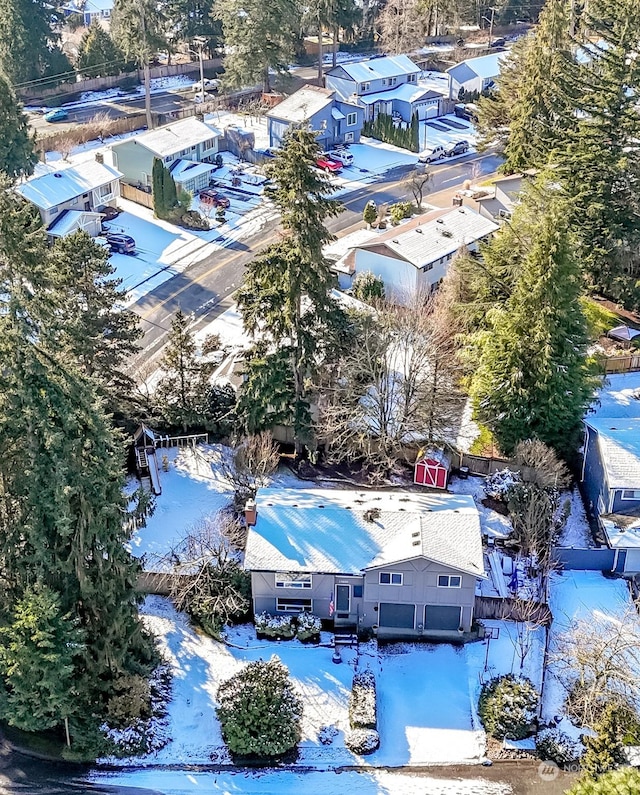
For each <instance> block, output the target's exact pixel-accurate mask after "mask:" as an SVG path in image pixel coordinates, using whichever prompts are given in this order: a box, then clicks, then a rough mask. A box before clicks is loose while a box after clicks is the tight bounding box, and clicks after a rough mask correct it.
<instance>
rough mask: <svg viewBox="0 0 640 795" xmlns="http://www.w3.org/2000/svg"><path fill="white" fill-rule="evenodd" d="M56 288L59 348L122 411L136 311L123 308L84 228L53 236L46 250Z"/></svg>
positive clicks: (121, 295)
mask: <svg viewBox="0 0 640 795" xmlns="http://www.w3.org/2000/svg"><path fill="white" fill-rule="evenodd" d="M51 258H52V263H53V266H54V269H55V272H56V275H57V285H56V286H57V290H58V291H59V292H60V293H61V298H62V307H61V312H60V314H59V323H60V326H61V330H60V343H61V350H62V351H65V353H66V352H68V353H69V354H70V355H71V356H72V357H73V358H74V360H75V361H77V363H78V366H79V367H80V370H81V371H82V372H83V373H84V374H85V375H87V376H89V377H90V378H93V379H94V380H95V381H96V382H97V383H98V385H99V389H100V392H101V393H102V394H103V395H104V396H105V397H106V398H107V401H108V407H109V409H110V410H111V411H116V410H122V408H123V406H124V405H126V402H127V399H128V398H129V397H130V395H131V393H132V391H133V380H132V378H131V376H130V375H129V373H128V372H127V366H128V365H127V362H128V359H129V358H130V357H131V356H132V355H133V354H134V353H135V352H136V351H137V350H138V347H137V345H136V341H137V340H138V339H139V338H140V336H141V334H142V332H141V330H140V327H139V324H138V316H137V315H136V314H134V313H133V312H131V311H130V310H128V309H125V308H124V306H123V304H124V299H125V291H124V290H122V289H121V287H120V285H121V279H116V278H114V274H115V268H114V267H113V265H112V264H111V263H110V261H109V254H108V252H107V251H105V249H104V248H103V247H102V246H98V245H97V244H96V243H95V242H94V241H93V240H92V239H91V238H90V237H89V235H88V234H87V233H86V232H82V231H80V232H75V233H74V234H72V235H67V236H66V237H62V238H59V239H58V240H57V241H56V242H55V245H54V246H53V248H52V250H51Z"/></svg>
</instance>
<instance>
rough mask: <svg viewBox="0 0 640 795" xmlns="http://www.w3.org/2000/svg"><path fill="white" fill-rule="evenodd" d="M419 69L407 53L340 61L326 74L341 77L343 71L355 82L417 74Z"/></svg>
mask: <svg viewBox="0 0 640 795" xmlns="http://www.w3.org/2000/svg"><path fill="white" fill-rule="evenodd" d="M419 71H420V69H419V68H418V67H417V66H416V65H415V64H414V62H413V61H412V60H411V58H409V56H408V55H385V56H382V57H381V58H365V59H363V60H362V61H351V62H347V63H342V64H340V66H338V67H336V68H335V69H331V70H330V71H329V72H327V74H328V75H335V76H336V77H342V76H343V74H344V73H346V75H347V76H348V77H350V78H351V79H352V80H355V82H356V83H366V82H367V81H368V80H378V79H380V78H382V77H397V76H398V75H412V74H418V72H419Z"/></svg>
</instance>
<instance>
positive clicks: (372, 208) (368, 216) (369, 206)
mask: <svg viewBox="0 0 640 795" xmlns="http://www.w3.org/2000/svg"><path fill="white" fill-rule="evenodd" d="M377 217H378V208H377V207H376V203H375V202H374V201H373V199H371V200H370V201H368V202H367V203H366V204H365V206H364V211H363V213H362V220H363V221H364V222H365V224H366V225H367V226H368V227H369V228H371V224H372V223H373V222H374V221H375V220H376V218H377Z"/></svg>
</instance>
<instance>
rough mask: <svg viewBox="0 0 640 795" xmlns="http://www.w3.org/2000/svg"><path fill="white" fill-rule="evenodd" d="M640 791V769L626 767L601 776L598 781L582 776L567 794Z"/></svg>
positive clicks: (625, 794)
mask: <svg viewBox="0 0 640 795" xmlns="http://www.w3.org/2000/svg"><path fill="white" fill-rule="evenodd" d="M638 792H640V770H636V769H634V768H632V767H626V768H623V769H622V770H614V771H613V772H611V773H606V774H605V775H604V776H600V778H598V780H597V781H593V780H591V779H589V778H582V779H580V781H578V782H577V783H576V784H574V785H573V787H571V789H569V790H567V795H613V793H615V795H637V793H638Z"/></svg>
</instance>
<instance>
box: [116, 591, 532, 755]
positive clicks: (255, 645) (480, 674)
mask: <svg viewBox="0 0 640 795" xmlns="http://www.w3.org/2000/svg"><path fill="white" fill-rule="evenodd" d="M142 615H143V620H144V623H145V625H146V626H147V627H148V629H149V630H150V631H152V632H153V633H154V634H155V635H157V637H158V638H159V642H160V647H161V649H162V651H163V653H164V655H165V657H166V658H167V660H168V661H169V663H170V664H171V666H172V668H173V671H174V685H173V697H172V701H171V702H170V704H169V705H168V732H169V735H170V737H171V738H172V739H171V740H170V741H169V742H168V744H167V745H166V746H165V747H164V748H163V749H161V750H160V751H158V752H156V753H154V754H150V755H149V756H147V757H144V758H142V759H138V760H135V764H140V765H172V764H207V763H209V762H211V761H213V762H215V763H226V762H229V756H228V752H227V750H226V748H225V746H224V743H223V741H222V737H221V733H220V727H219V724H218V722H217V718H216V715H215V705H216V693H217V689H218V687H219V685H220V683H221V682H223V681H225V680H226V679H227V678H229V677H230V676H232V675H233V674H234V673H236V672H237V671H238V670H239V669H240V668H241V666H242V665H243V664H244V663H247V662H251V661H254V660H260V659H269V658H270V657H271V656H272V655H273V654H276V655H277V656H278V657H279V658H280V659H281V660H282V662H283V663H284V664H285V665H286V666H287V668H288V669H289V671H290V673H291V676H292V679H293V681H294V684H295V686H296V688H297V690H298V692H299V693H300V695H301V696H302V699H303V702H304V716H303V723H302V741H301V743H300V747H299V756H298V764H300V765H305V766H308V767H311V768H314V767H315V768H317V767H323V768H324V767H327V768H331V767H334V766H337V765H357V766H363V767H367V766H372V765H373V766H380V765H389V766H399V765H414V766H415V765H423V764H424V765H428V764H438V763H441V764H446V763H460V762H463V763H478V762H480V761H481V759H482V758H483V756H484V749H485V738H484V733H483V731H482V728H481V726H480V725H479V722H478V718H477V714H476V703H477V698H478V695H479V689H480V684H481V681H484V680H486V679H487V678H490V677H492V676H496V675H499V674H503V673H510V672H514V673H519V672H520V663H519V658H518V655H517V653H516V648H517V640H516V635H517V632H516V627H515V624H512V623H509V622H504V621H488V622H484V623H485V624H486V625H487V626H491V627H493V628H497V630H498V633H497V634H498V637H497V638H496V639H494V640H491V641H489V640H484V641H479V642H475V643H471V644H467V645H465V646H454V645H451V644H437V645H435V644H406V643H402V644H388V645H385V646H384V647H382V648H381V649H379V650H378V648H377V645H376V643H375V642H372V643H367V644H361V646H360V656H359V662H358V666H359V668H360V669H364V668H366V667H368V668H370V669H371V670H373V671H374V673H375V674H376V678H377V692H378V715H379V721H378V728H379V731H380V738H381V746H380V749H379V750H378V751H377V752H376V753H374V754H372V755H370V756H367V757H363V758H359V757H356V756H354V755H353V754H352V753H351V752H350V751H348V750H347V749H346V747H345V745H344V732H345V731H346V730H348V726H349V723H348V702H349V693H350V688H351V680H352V678H353V673H354V670H355V667H356V651H355V650H351V649H345V650H344V651H343V652H342V657H343V662H342V663H341V664H339V665H336V664H334V663H333V662H332V659H331V658H332V649H331V648H329V646H328V643H327V641H328V640H329V637H330V636H329V635H328V634H327V633H323V644H326V645H322V646H308V645H303V644H301V643H299V642H298V641H296V640H292V641H285V642H277V643H276V642H272V641H266V640H265V641H259V640H257V639H256V637H255V632H254V630H253V627H252V626H251V625H244V626H240V627H234V628H231V629H229V630H228V631H227V635H226V640H227V642H226V643H225V644H223V643H220V642H218V641H215V640H213V639H212V638H209V637H207V636H205V635H203V634H201V633H199V632H197V631H196V630H194V629H193V627H192V626H191V625H190V624H189V622H188V619H187V618H186V616H185V615H184V614H182V613H178V612H177V611H176V610H175V608H174V607H173V604H172V603H171V601H170V600H169V599H167V598H165V597H159V596H149V597H147V599H146V601H145V603H144V605H143V607H142ZM494 631H495V629H494ZM487 644H489V645H488V655H487ZM543 647H544V630H540V629H536V630H534V632H533V634H532V636H531V650H530V651H529V654H528V656H527V657H526V659H525V664H524V667H523V669H522V672H523V673H525V674H526V675H528V676H529V677H530V678H531V679H532V681H533V682H534V683H535V684H536V686H538V687H539V685H540V681H541V671H542V649H543ZM485 660H486V662H487V667H486V670H485ZM327 726H332V727H334V728H335V729H336V735H335V736H334V738H333V741H332V743H331V744H329V745H323V744H322V743H320V740H319V735H320V731H321V730H322V729H323V727H327ZM110 761H111V760H110ZM133 762H134V760H120V761H115V762H114V763H115V764H118V765H126V764H127V763H130V764H131V763H133Z"/></svg>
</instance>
